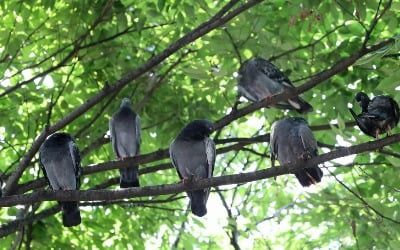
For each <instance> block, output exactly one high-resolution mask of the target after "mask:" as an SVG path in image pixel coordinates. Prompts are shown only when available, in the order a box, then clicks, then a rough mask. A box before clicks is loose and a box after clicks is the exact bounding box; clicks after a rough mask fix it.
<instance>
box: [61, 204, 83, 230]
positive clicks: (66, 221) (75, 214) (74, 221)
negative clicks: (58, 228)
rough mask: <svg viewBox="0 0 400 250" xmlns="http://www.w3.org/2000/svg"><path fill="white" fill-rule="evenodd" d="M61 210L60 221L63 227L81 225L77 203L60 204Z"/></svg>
mask: <svg viewBox="0 0 400 250" xmlns="http://www.w3.org/2000/svg"><path fill="white" fill-rule="evenodd" d="M60 204H61V209H62V220H63V225H64V226H65V227H73V226H77V225H79V224H81V213H80V212H79V207H78V202H77V201H64V202H60Z"/></svg>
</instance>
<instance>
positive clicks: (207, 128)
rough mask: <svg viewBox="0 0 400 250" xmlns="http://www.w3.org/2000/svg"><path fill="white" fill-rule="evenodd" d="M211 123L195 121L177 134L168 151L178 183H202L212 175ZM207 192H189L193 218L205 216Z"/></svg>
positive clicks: (213, 157) (213, 149)
mask: <svg viewBox="0 0 400 250" xmlns="http://www.w3.org/2000/svg"><path fill="white" fill-rule="evenodd" d="M213 130H214V126H213V123H212V122H210V121H208V120H194V121H192V122H190V123H189V124H188V125H186V127H184V128H183V129H182V131H181V132H180V133H179V134H178V136H177V137H176V138H175V140H174V141H173V142H172V143H171V146H170V148H169V152H170V157H171V161H172V164H173V165H174V167H175V168H176V171H177V172H178V175H179V177H180V178H181V180H183V181H184V182H185V181H188V180H189V181H190V180H192V179H205V178H210V177H212V175H213V171H214V163H215V144H214V141H213V140H212V139H210V138H209V135H210V134H211V133H212V132H213ZM209 194H210V188H205V189H199V190H194V191H190V192H188V196H189V199H190V202H191V210H192V213H193V214H194V215H197V216H200V217H201V216H204V215H205V214H207V207H206V204H207V200H208V195H209Z"/></svg>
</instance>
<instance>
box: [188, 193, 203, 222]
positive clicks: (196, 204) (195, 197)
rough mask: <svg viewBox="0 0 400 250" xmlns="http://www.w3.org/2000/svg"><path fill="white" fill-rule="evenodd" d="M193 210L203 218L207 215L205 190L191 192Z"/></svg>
mask: <svg viewBox="0 0 400 250" xmlns="http://www.w3.org/2000/svg"><path fill="white" fill-rule="evenodd" d="M189 193H190V194H189V196H190V202H191V210H192V213H193V214H194V215H196V216H199V217H202V216H204V215H206V214H207V207H206V198H207V197H206V192H205V190H204V189H201V190H195V191H191V192H189Z"/></svg>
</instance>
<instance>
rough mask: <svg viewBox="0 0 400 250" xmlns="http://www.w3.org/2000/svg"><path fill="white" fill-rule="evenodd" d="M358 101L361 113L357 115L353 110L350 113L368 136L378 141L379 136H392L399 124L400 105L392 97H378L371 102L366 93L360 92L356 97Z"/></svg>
mask: <svg viewBox="0 0 400 250" xmlns="http://www.w3.org/2000/svg"><path fill="white" fill-rule="evenodd" d="M356 101H357V102H358V104H359V105H360V107H361V113H360V114H359V115H357V114H356V113H355V112H354V111H353V109H350V113H351V114H352V116H353V117H354V119H355V120H356V122H357V125H358V127H359V128H360V129H361V131H362V132H364V133H365V134H366V135H369V136H371V137H374V138H376V139H378V138H379V134H384V133H388V134H391V131H392V129H393V128H395V127H396V126H397V124H398V123H399V118H400V115H399V105H398V104H397V102H396V101H395V100H393V98H391V97H390V96H388V95H378V96H375V97H374V98H372V100H370V99H369V97H368V96H367V95H366V94H365V93H363V92H360V93H357V95H356Z"/></svg>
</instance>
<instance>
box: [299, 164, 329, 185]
mask: <svg viewBox="0 0 400 250" xmlns="http://www.w3.org/2000/svg"><path fill="white" fill-rule="evenodd" d="M322 175H323V173H322V170H321V169H320V168H319V167H313V168H305V169H302V170H301V171H299V172H297V173H295V176H296V178H297V180H299V182H300V184H301V185H302V186H303V187H309V186H311V185H312V184H317V183H318V182H321V179H322Z"/></svg>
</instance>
